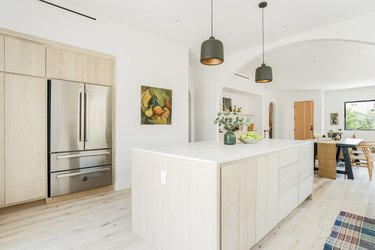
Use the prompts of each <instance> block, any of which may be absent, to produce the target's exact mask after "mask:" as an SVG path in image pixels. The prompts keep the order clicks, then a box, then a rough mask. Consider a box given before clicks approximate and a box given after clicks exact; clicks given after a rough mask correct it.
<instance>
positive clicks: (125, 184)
mask: <svg viewBox="0 0 375 250" xmlns="http://www.w3.org/2000/svg"><path fill="white" fill-rule="evenodd" d="M130 187H131V180H126V181H115V191H120V190H124V189H128V188H130Z"/></svg>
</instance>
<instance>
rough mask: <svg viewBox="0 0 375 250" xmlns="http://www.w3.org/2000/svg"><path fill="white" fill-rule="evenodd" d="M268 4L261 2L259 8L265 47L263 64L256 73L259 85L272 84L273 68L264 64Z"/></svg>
mask: <svg viewBox="0 0 375 250" xmlns="http://www.w3.org/2000/svg"><path fill="white" fill-rule="evenodd" d="M266 6H267V2H261V3H260V4H259V8H261V9H262V45H263V63H262V65H261V66H260V67H258V68H257V69H256V71H255V81H256V82H258V83H268V82H272V68H271V67H270V66H267V65H266V64H265V63H264V8H265V7H266Z"/></svg>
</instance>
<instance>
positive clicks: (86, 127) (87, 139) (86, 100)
mask: <svg viewBox="0 0 375 250" xmlns="http://www.w3.org/2000/svg"><path fill="white" fill-rule="evenodd" d="M88 96H89V95H88V93H87V91H86V90H85V142H88V141H89V133H88V130H89V125H88V117H89V114H88V113H89V112H88V111H89V108H88Z"/></svg>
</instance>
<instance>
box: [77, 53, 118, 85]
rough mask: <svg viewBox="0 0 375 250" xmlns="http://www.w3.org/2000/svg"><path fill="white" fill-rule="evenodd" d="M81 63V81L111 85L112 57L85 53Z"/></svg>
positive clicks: (112, 76)
mask: <svg viewBox="0 0 375 250" xmlns="http://www.w3.org/2000/svg"><path fill="white" fill-rule="evenodd" d="M83 65H84V69H83V81H84V82H85V83H94V84H101V85H107V86H112V85H113V80H114V73H113V71H114V61H113V59H110V58H101V57H95V56H89V55H85V56H84V63H83Z"/></svg>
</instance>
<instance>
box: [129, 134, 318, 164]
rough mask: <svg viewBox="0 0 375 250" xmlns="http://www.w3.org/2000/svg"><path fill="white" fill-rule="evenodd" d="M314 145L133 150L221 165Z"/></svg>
mask: <svg viewBox="0 0 375 250" xmlns="http://www.w3.org/2000/svg"><path fill="white" fill-rule="evenodd" d="M313 143H314V142H313V141H298V140H281V139H264V140H262V141H260V142H258V143H256V144H242V143H241V144H240V143H238V144H235V145H224V143H223V142H222V141H205V142H194V143H186V144H179V145H168V146H157V147H155V146H154V147H144V148H132V149H133V150H139V151H146V152H153V153H157V154H161V155H168V156H173V157H178V158H184V159H192V160H198V161H204V162H211V163H217V164H221V163H225V162H231V161H236V160H240V159H245V158H249V157H253V156H259V155H263V154H267V153H271V152H275V151H279V150H282V149H287V148H291V147H295V146H300V145H305V144H313Z"/></svg>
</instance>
